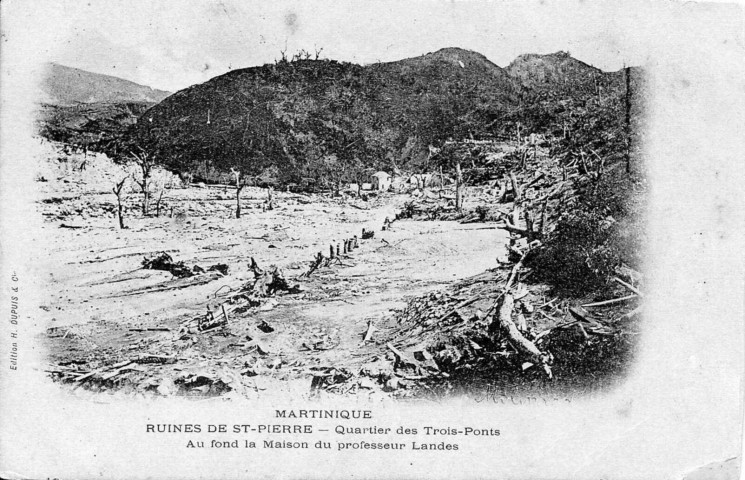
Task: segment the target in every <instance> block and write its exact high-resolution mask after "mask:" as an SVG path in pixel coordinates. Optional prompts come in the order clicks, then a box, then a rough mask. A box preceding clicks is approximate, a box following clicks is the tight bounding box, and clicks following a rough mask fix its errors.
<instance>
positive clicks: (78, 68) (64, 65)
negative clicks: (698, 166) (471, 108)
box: [49, 46, 637, 93]
mask: <svg viewBox="0 0 745 480" xmlns="http://www.w3.org/2000/svg"><path fill="white" fill-rule="evenodd" d="M447 48H458V49H461V50H467V49H464V48H461V47H453V46H451V47H442V48H438V49H437V50H433V51H431V52H423V53H421V54H420V55H414V57H419V56H423V55H427V54H430V53H434V52H437V51H439V50H443V49H447ZM470 51H472V52H474V53H478V54H482V53H481V52H476V51H473V50H470ZM561 51H562V50H557V51H554V52H545V53H538V52H525V53H521V54H519V55H518V56H516V57H515V59H516V58H518V57H519V56H521V55H536V54H537V55H550V54H554V53H559V52H561ZM295 53H297V52H295ZM313 53H314V52H311V54H313ZM569 53H570V54H571V52H569ZM482 55H483V54H482ZM287 56H288V57H291V54H290V53H289V52H287ZM571 56H572V57H573V58H575V59H576V60H579V61H581V62H584V63H586V64H588V65H590V66H593V67H596V68H599V67H597V66H596V65H592V63H590V62H586V61H584V60H583V59H581V58H577V57H576V56H574V55H571ZM279 57H281V52H280V55H279ZM406 58H413V57H406ZM406 58H399V59H394V60H387V61H390V62H395V61H398V60H405V59H406ZM487 59H488V60H489V61H490V62H492V63H494V64H495V65H497V66H498V67H500V68H507V66H508V65H509V63H511V62H509V63H507V64H504V65H499V64H497V63H496V62H493V61H492V60H491V59H490V58H488V57H487ZM319 60H334V61H346V60H338V59H336V58H329V57H326V56H325V55H323V54H321V56H320V57H319ZM513 60H514V59H513ZM273 62H274V61H273V60H272V61H270V62H264V63H259V64H256V65H245V66H240V67H236V68H231V69H230V70H228V71H232V70H242V69H246V68H253V67H259V66H262V65H265V64H267V63H273ZM49 63H54V64H57V65H60V66H62V67H67V68H73V69H77V70H83V71H86V72H90V73H95V74H97V75H106V76H112V77H116V78H120V79H122V80H126V81H130V82H133V83H137V84H138V85H142V86H146V87H150V88H153V89H156V90H165V91H169V92H170V93H175V92H177V91H178V90H183V89H184V88H188V87H190V86H191V85H186V86H184V87H181V88H179V89H178V90H167V89H162V88H159V87H156V86H153V85H147V84H140V83H139V82H137V81H136V80H133V79H131V78H127V77H124V76H121V75H116V74H112V73H107V72H97V71H94V70H88V69H85V68H81V67H79V66H77V65H69V64H65V63H62V62H60V61H57V60H50V61H49ZM352 63H356V62H352ZM374 63H377V62H369V63H360V64H359V65H362V66H366V65H371V64H374ZM631 66H637V65H631ZM601 70H603V71H605V72H612V71H615V70H604V69H602V68H601ZM225 73H228V72H222V73H217V74H215V75H214V76H213V77H209V78H207V79H205V80H204V82H207V81H209V80H210V79H212V78H215V77H219V76H220V75H224V74H225ZM198 83H203V82H198ZM192 85H195V84H192Z"/></svg>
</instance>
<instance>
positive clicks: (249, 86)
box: [134, 49, 522, 183]
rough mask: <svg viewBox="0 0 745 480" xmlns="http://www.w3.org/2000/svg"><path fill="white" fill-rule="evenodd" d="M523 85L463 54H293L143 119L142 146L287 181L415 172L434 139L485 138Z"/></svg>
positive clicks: (180, 160) (186, 163)
mask: <svg viewBox="0 0 745 480" xmlns="http://www.w3.org/2000/svg"><path fill="white" fill-rule="evenodd" d="M521 89H522V87H521V86H520V85H519V84H518V83H517V82H516V81H515V80H514V79H512V78H511V77H510V76H509V75H507V73H506V72H505V71H504V70H503V69H501V68H499V67H498V66H496V65H494V64H493V63H491V62H489V61H488V60H487V59H486V58H485V57H483V56H482V55H479V54H477V53H474V52H468V51H466V50H460V49H444V50H440V51H438V52H435V53H431V54H427V55H423V56H421V57H416V58H412V59H406V60H401V61H397V62H389V63H380V64H373V65H369V66H365V67H362V66H359V65H354V64H350V63H341V62H335V61H330V60H309V59H295V60H294V61H286V60H285V61H281V62H278V63H276V64H274V65H264V66H260V67H253V68H247V69H242V70H236V71H233V72H230V73H228V74H225V75H222V76H220V77H216V78H214V79H212V80H209V81H208V82H205V83H203V84H201V85H195V86H193V87H190V88H188V89H185V90H182V91H180V92H178V93H176V94H174V95H172V96H171V97H169V98H167V99H166V100H165V101H163V102H161V103H160V104H159V105H157V106H155V107H154V108H152V109H151V110H149V111H148V112H147V113H146V114H145V115H144V116H143V117H142V118H141V120H140V121H139V122H138V125H137V128H136V129H135V136H134V141H135V142H137V143H139V144H141V145H144V146H146V147H147V148H148V149H149V150H151V151H152V152H153V153H154V154H156V155H157V156H158V157H159V160H160V161H161V162H163V163H165V164H166V165H168V166H170V167H171V168H173V169H176V170H181V171H184V170H192V171H194V172H195V173H197V174H198V175H201V176H207V177H209V176H211V175H212V174H213V173H216V172H219V171H222V172H225V171H227V170H229V168H231V167H239V168H241V169H242V170H243V171H244V172H246V173H249V174H253V175H255V174H258V173H260V172H261V171H262V170H263V169H264V168H266V167H268V166H270V165H274V166H276V167H278V168H279V170H280V171H281V172H282V175H283V177H284V178H285V180H287V181H297V180H298V179H299V178H304V177H308V176H311V177H312V176H315V177H318V180H324V179H325V180H326V181H331V182H332V183H334V182H336V183H338V180H340V179H339V178H333V177H335V175H338V174H339V175H344V176H345V177H349V176H350V175H351V176H354V175H356V174H359V171H360V170H361V169H362V170H364V169H369V168H379V167H383V166H384V167H386V168H397V167H400V166H406V167H417V166H419V163H421V162H422V161H423V159H424V158H425V157H426V152H427V147H428V146H429V145H437V143H438V142H442V141H444V140H445V139H447V138H458V137H461V136H464V135H465V136H467V135H481V134H484V133H485V132H486V127H487V126H488V125H489V123H493V122H494V118H496V116H497V115H498V114H499V112H501V111H503V110H504V109H506V108H508V107H513V106H515V105H517V102H518V99H519V94H520V91H521Z"/></svg>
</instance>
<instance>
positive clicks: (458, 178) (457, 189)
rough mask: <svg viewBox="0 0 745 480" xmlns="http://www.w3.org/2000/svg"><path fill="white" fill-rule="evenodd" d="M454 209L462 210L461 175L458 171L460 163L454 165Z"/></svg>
mask: <svg viewBox="0 0 745 480" xmlns="http://www.w3.org/2000/svg"><path fill="white" fill-rule="evenodd" d="M455 209H456V210H457V211H459V212H460V211H462V210H463V174H462V172H461V170H460V162H458V163H456V164H455Z"/></svg>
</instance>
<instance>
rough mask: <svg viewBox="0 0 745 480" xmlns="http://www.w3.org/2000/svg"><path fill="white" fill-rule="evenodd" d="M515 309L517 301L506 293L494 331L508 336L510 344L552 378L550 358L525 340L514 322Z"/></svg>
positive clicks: (496, 318)
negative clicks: (513, 312) (541, 367)
mask: <svg viewBox="0 0 745 480" xmlns="http://www.w3.org/2000/svg"><path fill="white" fill-rule="evenodd" d="M514 308H515V299H514V297H513V296H512V294H511V293H505V294H504V295H503V296H502V301H501V305H500V306H499V310H498V312H497V315H496V317H495V318H494V323H493V324H492V325H493V329H494V330H497V331H499V332H502V333H503V334H504V335H506V336H507V338H508V339H509V341H510V343H512V345H514V347H515V348H516V349H517V350H518V351H519V352H520V353H522V354H524V355H526V356H527V357H528V358H529V359H530V361H531V362H533V363H535V364H538V365H542V366H543V368H544V370H546V373H547V374H548V376H549V377H551V367H550V366H549V365H548V362H549V360H550V356H549V355H548V354H546V353H543V352H541V351H540V350H539V349H538V347H536V346H535V344H534V343H533V342H531V341H530V340H528V339H527V338H525V336H524V335H523V334H522V333H521V332H520V330H519V329H518V328H517V325H515V322H513V321H512V311H513V310H514Z"/></svg>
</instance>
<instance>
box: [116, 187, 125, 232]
mask: <svg viewBox="0 0 745 480" xmlns="http://www.w3.org/2000/svg"><path fill="white" fill-rule="evenodd" d="M126 183H127V178H126V177H125V178H123V179H122V180H121V181H120V182H119V183H117V184H116V186H115V187H114V188H113V190H114V195H116V205H117V214H118V215H117V216H118V217H119V228H120V229H122V230H124V215H123V207H122V194H123V193H124V185H125V184H126Z"/></svg>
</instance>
